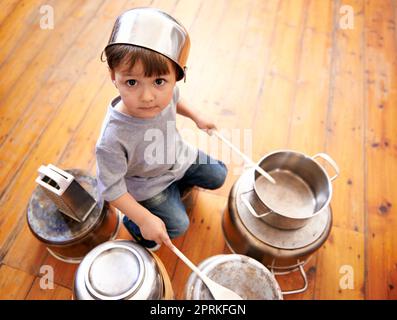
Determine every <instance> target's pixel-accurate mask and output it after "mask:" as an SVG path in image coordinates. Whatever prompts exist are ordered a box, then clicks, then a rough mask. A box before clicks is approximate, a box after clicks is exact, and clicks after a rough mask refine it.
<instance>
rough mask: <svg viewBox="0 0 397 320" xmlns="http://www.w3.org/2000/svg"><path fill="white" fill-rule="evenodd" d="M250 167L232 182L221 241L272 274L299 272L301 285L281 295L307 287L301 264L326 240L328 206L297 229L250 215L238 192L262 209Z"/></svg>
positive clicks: (224, 215)
mask: <svg viewBox="0 0 397 320" xmlns="http://www.w3.org/2000/svg"><path fill="white" fill-rule="evenodd" d="M254 177H255V175H254V170H253V169H250V170H247V171H245V172H244V173H243V174H242V175H241V177H240V178H239V179H238V180H237V181H236V182H235V183H234V185H233V187H232V189H231V191H230V194H229V199H228V205H227V207H226V209H225V211H224V213H223V217H222V231H223V234H224V238H225V241H226V243H227V245H228V247H229V249H230V250H231V252H233V253H237V254H242V255H247V256H249V257H252V258H254V259H256V260H258V261H260V262H261V263H263V264H264V265H265V266H266V267H267V268H268V269H269V270H271V271H272V272H273V273H274V274H275V275H285V274H287V273H290V272H295V271H296V272H299V273H300V274H301V276H302V280H303V285H302V287H300V288H294V289H292V290H283V295H286V294H292V293H299V292H303V291H305V290H306V289H307V286H308V283H307V276H306V273H305V270H304V266H305V265H306V264H307V263H308V261H309V260H310V258H311V256H312V255H313V254H314V252H315V251H316V250H318V249H319V248H320V247H321V245H322V244H323V243H324V242H325V241H326V240H327V238H328V235H329V233H330V231H331V227H332V210H331V207H330V206H328V207H327V208H325V209H324V210H322V212H321V213H319V214H317V215H316V216H315V217H313V218H312V219H310V220H309V221H308V223H307V224H306V225H305V226H303V227H302V228H299V229H294V230H283V229H279V228H275V227H273V226H271V225H270V224H267V223H265V222H264V221H262V220H261V219H258V218H256V217H254V216H253V215H252V214H251V213H250V212H249V210H248V208H247V206H246V205H244V204H243V202H242V197H241V195H242V194H245V195H246V198H247V201H248V202H249V204H250V206H252V207H253V208H254V210H255V211H258V212H260V211H261V210H263V204H262V202H261V201H260V200H259V199H258V198H257V197H256V196H255V192H254V190H253V184H254Z"/></svg>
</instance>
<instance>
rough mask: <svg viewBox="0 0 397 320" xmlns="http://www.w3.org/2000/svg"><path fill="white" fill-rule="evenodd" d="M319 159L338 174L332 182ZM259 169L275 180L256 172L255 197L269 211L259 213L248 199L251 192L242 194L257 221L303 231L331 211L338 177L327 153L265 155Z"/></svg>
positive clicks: (291, 152) (283, 152)
mask: <svg viewBox="0 0 397 320" xmlns="http://www.w3.org/2000/svg"><path fill="white" fill-rule="evenodd" d="M317 158H322V159H323V160H326V161H327V162H328V163H329V164H330V165H331V166H332V167H333V169H334V170H335V172H336V173H335V175H334V176H333V177H332V178H329V176H328V174H327V172H326V170H325V169H324V168H323V167H322V166H321V165H320V164H319V163H318V162H317V161H316V159H317ZM259 166H260V167H261V168H263V169H264V170H265V171H267V172H268V173H269V174H270V175H271V176H272V177H273V178H274V179H275V180H276V184H273V183H271V182H269V181H268V180H267V179H266V178H264V177H263V176H261V175H260V174H259V173H258V172H255V183H254V191H255V192H254V194H255V197H257V199H259V200H260V202H262V203H263V205H264V206H265V207H266V208H267V209H268V210H267V211H265V212H260V213H258V212H256V211H255V209H254V208H253V207H252V206H251V204H250V202H249V201H248V199H247V196H246V194H247V193H248V192H246V193H244V194H241V200H242V202H243V203H244V205H245V206H247V208H248V209H249V211H250V213H251V214H252V215H254V216H255V217H257V218H260V219H262V220H263V221H265V222H266V223H268V224H270V225H272V226H273V227H276V228H279V229H287V230H290V229H299V228H301V227H303V226H304V225H306V223H307V222H308V220H309V219H311V218H313V217H314V216H316V215H318V214H319V213H320V212H321V211H322V210H323V209H324V208H327V207H328V205H329V203H330V201H331V198H332V183H331V182H332V181H333V180H335V179H336V177H337V176H338V175H339V168H338V166H337V164H336V163H335V161H334V160H332V158H331V157H330V156H329V155H327V154H325V153H318V154H316V155H314V156H312V157H310V156H307V155H305V154H303V153H300V152H297V151H291V150H280V151H275V152H272V153H270V154H267V155H265V156H264V157H263V158H262V159H261V160H260V161H259ZM251 191H252V190H250V191H249V192H251Z"/></svg>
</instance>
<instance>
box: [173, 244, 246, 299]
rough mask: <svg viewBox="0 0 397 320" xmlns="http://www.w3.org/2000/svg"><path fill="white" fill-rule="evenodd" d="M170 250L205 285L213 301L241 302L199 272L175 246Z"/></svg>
mask: <svg viewBox="0 0 397 320" xmlns="http://www.w3.org/2000/svg"><path fill="white" fill-rule="evenodd" d="M171 250H172V251H173V252H174V253H175V254H176V255H177V256H178V257H179V258H180V259H181V260H182V261H183V262H184V263H185V264H186V265H187V266H188V267H189V268H190V269H192V270H193V271H194V272H195V273H196V274H197V275H198V276H199V278H200V279H201V280H202V281H203V282H204V283H205V285H206V286H207V289H208V290H209V291H210V292H211V295H212V297H213V298H214V299H215V300H242V299H243V298H242V297H240V296H239V295H238V294H237V293H236V292H234V291H233V290H230V289H229V288H227V287H224V286H222V285H220V284H219V283H217V282H216V281H214V280H212V279H210V278H208V277H207V275H206V274H204V273H203V272H201V270H200V269H199V268H197V267H196V266H195V265H194V264H193V263H192V262H191V261H190V260H189V259H188V258H187V257H186V256H185V255H184V254H183V253H182V252H181V251H179V249H178V248H177V247H175V246H172V248H171Z"/></svg>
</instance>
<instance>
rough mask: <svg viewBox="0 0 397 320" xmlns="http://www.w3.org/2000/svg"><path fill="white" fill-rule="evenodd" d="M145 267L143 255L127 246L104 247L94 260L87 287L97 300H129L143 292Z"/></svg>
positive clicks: (89, 269) (93, 257)
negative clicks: (140, 290)
mask: <svg viewBox="0 0 397 320" xmlns="http://www.w3.org/2000/svg"><path fill="white" fill-rule="evenodd" d="M144 276H145V266H144V263H143V260H142V258H141V256H140V255H139V253H138V252H137V251H136V250H135V249H134V248H132V247H130V246H126V245H123V244H113V245H109V246H103V247H102V248H101V250H98V252H97V253H96V254H95V255H93V256H92V258H91V261H90V264H89V268H88V269H87V272H86V274H85V279H84V282H85V285H86V288H87V290H88V291H89V293H90V294H91V295H92V296H93V297H94V298H96V299H102V300H120V299H128V298H130V297H131V296H133V295H134V293H136V291H137V290H139V288H140V286H141V285H142V282H143V279H144Z"/></svg>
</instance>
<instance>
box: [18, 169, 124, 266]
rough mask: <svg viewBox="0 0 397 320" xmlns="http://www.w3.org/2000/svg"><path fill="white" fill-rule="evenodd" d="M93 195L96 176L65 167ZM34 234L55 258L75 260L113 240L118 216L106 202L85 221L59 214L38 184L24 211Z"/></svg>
mask: <svg viewBox="0 0 397 320" xmlns="http://www.w3.org/2000/svg"><path fill="white" fill-rule="evenodd" d="M67 172H69V173H70V174H72V175H73V176H74V177H75V178H76V180H77V181H78V182H79V184H81V185H82V187H84V189H85V190H87V192H89V193H90V194H91V195H92V196H93V197H95V195H96V179H95V178H94V177H92V176H90V175H89V174H88V173H87V172H84V171H82V170H78V169H72V170H68V171H67ZM26 218H27V223H28V226H29V228H30V230H31V232H32V233H33V235H34V236H35V237H36V238H37V239H38V240H40V241H41V242H43V243H45V244H46V246H47V249H49V252H50V253H51V254H52V255H53V256H54V257H56V258H57V259H59V260H61V261H64V262H69V263H78V262H80V261H81V260H82V259H83V257H84V256H85V255H86V254H87V253H88V252H89V251H90V250H91V249H92V248H94V247H95V246H97V245H98V244H100V243H102V242H105V241H108V240H110V239H113V238H114V237H116V236H117V233H118V231H119V228H120V224H121V220H120V215H119V214H118V213H117V212H116V211H115V210H114V209H113V208H112V207H110V206H109V205H108V203H104V204H103V205H101V206H100V205H99V204H97V205H96V206H95V208H94V210H93V211H92V212H91V213H90V215H89V216H88V218H87V219H86V220H85V221H84V222H81V223H80V222H77V221H75V220H73V219H71V218H70V217H68V216H66V215H64V214H62V213H61V212H60V211H59V210H58V207H57V206H56V205H55V204H54V202H53V201H51V200H50V199H49V198H48V197H47V196H46V194H45V193H44V191H43V189H42V188H40V187H39V186H37V187H36V189H35V190H34V191H33V193H32V196H31V198H30V201H29V205H28V208H27V213H26Z"/></svg>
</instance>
